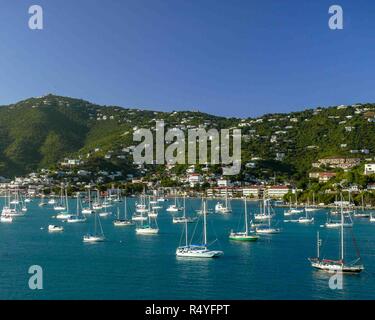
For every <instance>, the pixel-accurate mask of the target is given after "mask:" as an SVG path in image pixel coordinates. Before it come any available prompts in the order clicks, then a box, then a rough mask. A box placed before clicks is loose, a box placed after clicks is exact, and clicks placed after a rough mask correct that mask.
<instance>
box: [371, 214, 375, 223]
mask: <svg viewBox="0 0 375 320" xmlns="http://www.w3.org/2000/svg"><path fill="white" fill-rule="evenodd" d="M370 222H375V217H374V216H373V215H372V212H371V214H370Z"/></svg>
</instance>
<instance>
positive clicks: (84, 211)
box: [82, 186, 95, 214]
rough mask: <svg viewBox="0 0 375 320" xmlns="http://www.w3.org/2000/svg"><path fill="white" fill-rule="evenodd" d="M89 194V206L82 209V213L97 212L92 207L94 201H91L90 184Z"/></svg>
mask: <svg viewBox="0 0 375 320" xmlns="http://www.w3.org/2000/svg"><path fill="white" fill-rule="evenodd" d="M88 196H89V198H88V202H89V206H88V207H86V208H83V209H82V214H93V213H95V211H94V210H93V208H92V203H91V189H90V186H88Z"/></svg>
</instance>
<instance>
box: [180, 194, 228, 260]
mask: <svg viewBox="0 0 375 320" xmlns="http://www.w3.org/2000/svg"><path fill="white" fill-rule="evenodd" d="M202 211H203V243H202V244H199V245H192V244H188V224H187V222H185V245H184V246H180V247H178V248H177V249H176V256H177V257H188V258H216V257H220V256H222V255H223V254H224V252H223V251H216V250H210V249H209V248H208V245H207V208H206V201H205V200H203V210H202Z"/></svg>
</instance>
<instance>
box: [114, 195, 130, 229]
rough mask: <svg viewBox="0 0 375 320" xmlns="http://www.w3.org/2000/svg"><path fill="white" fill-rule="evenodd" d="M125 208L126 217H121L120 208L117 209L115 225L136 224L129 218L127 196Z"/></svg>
mask: <svg viewBox="0 0 375 320" xmlns="http://www.w3.org/2000/svg"><path fill="white" fill-rule="evenodd" d="M124 210H125V212H124V215H125V216H124V219H120V209H118V210H117V219H116V220H115V221H113V224H114V226H115V227H127V226H133V225H134V222H133V221H132V220H131V219H128V206H127V199H126V197H125V201H124Z"/></svg>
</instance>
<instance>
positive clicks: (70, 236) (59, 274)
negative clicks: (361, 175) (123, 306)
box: [0, 197, 375, 299]
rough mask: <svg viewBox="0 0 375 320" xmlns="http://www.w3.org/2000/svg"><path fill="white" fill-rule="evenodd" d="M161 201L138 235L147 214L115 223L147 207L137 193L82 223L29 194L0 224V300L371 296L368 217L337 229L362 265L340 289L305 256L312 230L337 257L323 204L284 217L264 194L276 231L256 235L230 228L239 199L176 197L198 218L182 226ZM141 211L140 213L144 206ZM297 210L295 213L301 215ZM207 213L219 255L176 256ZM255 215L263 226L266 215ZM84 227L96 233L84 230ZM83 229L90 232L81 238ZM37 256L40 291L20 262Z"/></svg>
mask: <svg viewBox="0 0 375 320" xmlns="http://www.w3.org/2000/svg"><path fill="white" fill-rule="evenodd" d="M4 200H6V199H4V198H2V199H1V200H0V201H1V202H0V203H1V207H2V206H4V204H5V202H4ZM68 202H69V204H68V206H69V207H70V208H75V207H76V206H77V199H76V198H74V197H73V198H69V200H68ZM168 202H169V203H170V202H174V199H173V200H170V201H167V202H166V203H165V204H164V203H162V202H159V203H160V204H161V206H162V209H160V210H159V211H158V218H157V221H158V222H157V230H158V232H154V234H153V235H152V236H146V235H145V236H143V235H138V234H137V233H136V228H137V226H136V225H137V224H142V223H143V224H144V225H148V223H147V222H146V221H143V220H142V221H135V222H134V225H133V223H132V224H130V225H129V226H128V227H127V228H117V227H115V226H114V221H115V220H126V221H131V220H130V219H131V216H132V215H133V214H134V212H135V208H136V205H138V206H139V205H140V204H141V212H142V211H144V210H142V208H143V205H146V201H145V199H144V198H143V200H142V199H139V198H128V199H127V200H126V204H127V206H125V204H124V203H121V202H118V203H117V202H114V203H112V205H113V211H114V212H116V213H118V214H119V215H116V214H114V215H112V216H107V217H102V218H99V215H98V214H91V215H89V216H87V218H86V219H87V221H86V223H67V222H65V221H64V220H59V219H56V212H55V210H54V208H53V206H54V205H53V204H50V205H47V206H44V207H39V206H38V204H39V199H33V201H32V202H31V203H28V204H27V206H28V211H27V213H25V214H24V215H22V216H17V217H13V222H12V223H0V235H1V239H2V245H1V246H0V255H1V259H2V264H1V271H2V275H3V276H2V277H1V279H0V287H1V288H2V290H1V292H0V298H2V299H10V298H12V299H83V298H84V299H155V298H156V297H157V298H160V299H195V298H199V299H373V298H375V294H374V291H373V288H374V286H375V280H374V277H373V270H374V269H375V250H374V248H375V246H374V242H375V232H374V231H375V230H374V229H375V223H373V222H370V219H364V218H355V217H353V227H352V228H350V230H348V232H345V233H343V237H344V236H345V237H346V236H348V237H349V236H351V231H353V233H354V234H355V237H356V243H357V245H358V248H359V250H360V253H361V258H362V259H361V261H362V264H363V266H364V270H363V271H362V272H361V273H360V274H357V275H345V276H344V279H343V290H331V289H330V288H329V285H328V282H329V279H330V277H331V276H332V274H331V273H329V272H325V271H321V270H315V268H312V266H311V264H310V261H309V260H308V258H309V257H313V256H315V255H316V250H317V248H316V244H317V240H316V239H317V232H319V237H320V238H319V239H321V241H322V242H323V243H324V245H323V246H322V248H321V251H320V252H319V255H320V258H321V259H325V258H330V259H340V256H339V254H338V252H337V251H338V248H340V240H341V238H340V232H339V231H340V228H325V227H324V224H325V223H326V221H327V215H328V211H327V210H326V209H319V210H317V211H315V212H309V216H311V217H314V221H313V222H312V223H308V224H304V223H284V221H283V220H284V215H283V213H284V209H283V208H278V207H276V208H272V210H271V209H270V211H269V210H268V208H269V204H268V202H267V203H266V209H267V210H264V209H263V211H262V212H265V214H267V215H270V214H271V212H273V214H274V216H273V217H272V221H274V222H275V224H277V228H278V229H280V230H282V232H279V233H277V234H273V233H259V234H258V235H257V237H259V238H258V239H257V241H233V240H231V239H230V234H231V231H232V230H239V231H240V232H243V231H242V230H245V229H244V228H245V226H244V217H246V216H244V212H245V211H244V210H245V207H244V201H243V200H231V209H232V212H231V213H228V214H225V215H223V214H220V213H211V214H209V215H206V214H202V215H198V214H197V211H199V210H203V212H205V211H206V210H210V209H214V207H215V204H216V203H217V201H216V200H210V199H208V200H207V201H206V203H207V208H203V209H202V199H191V198H190V199H185V201H182V200H181V203H182V202H183V203H184V208H185V210H186V215H188V216H191V217H193V216H194V217H195V216H196V217H197V219H198V220H197V221H196V223H179V224H174V223H173V217H172V215H171V213H170V212H167V211H166V209H167V208H168V206H169V203H168ZM125 207H127V212H126V214H127V216H126V219H125V218H121V219H118V216H120V217H125V211H124V210H125V209H124V208H125ZM145 208H147V205H146V207H145ZM117 209H119V211H118V210H117ZM246 209H247V213H248V220H249V221H248V223H249V224H250V223H251V220H252V219H253V216H254V214H255V213H257V212H258V213H259V203H258V202H257V201H247V207H246ZM73 211H75V210H73ZM269 212H270V213H269ZM72 214H73V215H75V214H76V212H73V213H72ZM142 214H144V216H145V217H146V212H143V213H142ZM179 215H180V216H181V214H179ZM304 216H305V215H304V214H301V217H304ZM297 217H298V216H296V219H298V218H297ZM204 218H206V219H207V220H206V224H205V225H206V227H207V234H208V237H207V243H208V245H209V247H210V249H209V250H213V251H215V252H223V253H224V254H223V255H221V256H220V258H219V259H195V258H194V259H191V258H188V257H179V256H176V248H177V247H178V246H179V245H180V243H182V244H183V245H184V244H185V236H184V229H185V228H186V227H187V228H188V232H189V237H188V238H187V240H186V241H187V243H188V244H190V243H191V244H192V245H193V244H196V243H198V241H199V239H201V240H202V238H201V235H202V232H203V230H202V225H203V223H202V222H204V220H203V219H204ZM95 219H98V220H95ZM261 223H262V224H265V226H266V229H268V221H264V222H262V221H261ZM91 229H93V230H94V231H95V232H94V233H89V234H88V233H87V232H88V231H90V232H91ZM103 230H104V233H105V238H104V234H103ZM249 230H250V229H249ZM54 231H57V232H54ZM246 232H249V231H246V230H245V233H246ZM203 234H204V233H203ZM249 234H251V235H255V234H253V233H249ZM349 234H350V235H349ZM84 236H90V237H91V238H86V241H85V240H84V241H82V240H83V239H85V238H84ZM90 240H91V241H90ZM104 240H105V241H104ZM193 240H194V242H193ZM344 240H345V256H348V261H349V260H351V259H350V258H351V256H353V257H355V255H356V251H355V248H354V247H353V246H351V241H350V239H349V238H348V239H346V238H345V239H344ZM35 264H37V265H40V266H41V267H42V268H43V270H44V277H45V280H44V281H45V289H44V290H41V291H39V292H33V291H30V290H29V289H28V288H27V279H28V274H27V270H28V267H29V266H30V265H35ZM93 266H95V268H93ZM171 282H173V283H175V285H174V286H173V287H171V286H170V285H169V284H170V283H171ZM82 288H84V289H82ZM228 288H233V290H228Z"/></svg>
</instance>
